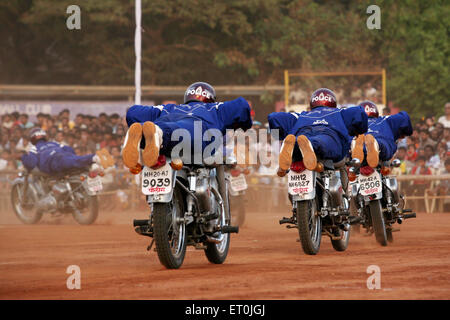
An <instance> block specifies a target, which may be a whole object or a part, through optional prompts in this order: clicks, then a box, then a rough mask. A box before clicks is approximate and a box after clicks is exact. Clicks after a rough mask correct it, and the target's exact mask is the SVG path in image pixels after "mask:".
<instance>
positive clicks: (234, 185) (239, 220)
mask: <svg viewBox="0 0 450 320" xmlns="http://www.w3.org/2000/svg"><path fill="white" fill-rule="evenodd" d="M249 173H250V170H249V169H247V168H245V169H241V168H239V167H235V168H230V169H229V170H226V171H225V174H226V176H227V180H229V181H230V183H229V193H230V206H231V207H233V208H236V210H233V215H232V216H231V222H232V224H233V225H237V226H242V225H244V222H245V204H246V202H247V199H246V197H245V190H247V189H248V185H247V181H246V179H245V176H246V175H248V174H249ZM234 212H236V215H235V214H234Z"/></svg>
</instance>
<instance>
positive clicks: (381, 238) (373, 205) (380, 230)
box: [369, 200, 387, 246]
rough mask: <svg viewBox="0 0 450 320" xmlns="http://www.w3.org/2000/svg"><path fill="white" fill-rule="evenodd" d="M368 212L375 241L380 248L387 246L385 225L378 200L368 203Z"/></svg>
mask: <svg viewBox="0 0 450 320" xmlns="http://www.w3.org/2000/svg"><path fill="white" fill-rule="evenodd" d="M369 210H370V216H371V218H372V227H373V231H374V233H375V239H376V240H377V242H378V243H379V244H381V245H382V246H387V234H386V225H385V223H384V217H383V212H382V210H381V202H380V200H374V201H370V203H369Z"/></svg>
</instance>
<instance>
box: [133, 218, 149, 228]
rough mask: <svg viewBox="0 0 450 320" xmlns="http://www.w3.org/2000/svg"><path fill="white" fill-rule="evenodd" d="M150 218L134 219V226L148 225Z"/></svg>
mask: <svg viewBox="0 0 450 320" xmlns="http://www.w3.org/2000/svg"><path fill="white" fill-rule="evenodd" d="M149 222H150V221H149V220H148V219H147V220H137V219H134V220H133V227H142V226H148V225H149Z"/></svg>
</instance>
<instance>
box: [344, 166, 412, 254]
mask: <svg viewBox="0 0 450 320" xmlns="http://www.w3.org/2000/svg"><path fill="white" fill-rule="evenodd" d="M400 164H401V162H400V160H398V159H395V160H393V161H392V162H391V163H389V162H388V161H386V162H382V163H380V164H379V165H378V166H377V167H376V168H372V167H370V166H367V165H363V166H360V163H359V161H354V162H353V163H351V164H350V167H349V174H348V177H349V180H350V188H351V195H352V201H353V202H354V204H355V207H356V210H357V215H356V217H354V219H353V220H352V224H356V223H358V224H360V225H361V226H362V227H364V228H365V229H366V233H367V234H368V235H371V234H373V233H374V234H375V239H376V241H377V242H378V243H379V244H380V245H382V246H387V244H388V242H393V241H394V238H393V235H392V233H393V232H394V231H399V229H395V228H393V225H394V224H395V223H396V222H397V223H398V224H402V223H403V221H404V220H405V219H410V218H415V217H416V213H415V212H412V209H405V208H404V206H405V200H404V197H403V195H402V194H401V193H400V191H399V187H398V182H397V179H396V177H395V176H393V175H391V171H392V168H393V167H399V166H400Z"/></svg>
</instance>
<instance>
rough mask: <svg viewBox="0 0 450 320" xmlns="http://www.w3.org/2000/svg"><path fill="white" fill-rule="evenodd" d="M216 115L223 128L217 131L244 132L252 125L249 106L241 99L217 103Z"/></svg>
mask: <svg viewBox="0 0 450 320" xmlns="http://www.w3.org/2000/svg"><path fill="white" fill-rule="evenodd" d="M217 113H218V116H219V118H220V120H221V121H222V126H223V127H222V128H218V129H222V130H223V129H235V130H236V129H242V130H244V131H246V130H247V129H250V128H251V127H252V125H253V121H252V117H251V115H250V105H249V104H248V102H247V100H245V99H244V98H242V97H239V98H237V99H234V100H231V101H226V102H221V103H218V104H217Z"/></svg>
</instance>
